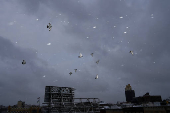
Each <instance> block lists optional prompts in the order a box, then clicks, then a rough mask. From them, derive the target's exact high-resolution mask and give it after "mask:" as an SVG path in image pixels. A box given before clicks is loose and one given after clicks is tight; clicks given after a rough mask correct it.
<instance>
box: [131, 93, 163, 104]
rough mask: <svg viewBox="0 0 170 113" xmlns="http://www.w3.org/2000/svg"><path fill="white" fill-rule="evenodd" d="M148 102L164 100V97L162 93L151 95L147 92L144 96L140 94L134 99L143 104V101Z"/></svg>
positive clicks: (135, 101) (133, 100)
mask: <svg viewBox="0 0 170 113" xmlns="http://www.w3.org/2000/svg"><path fill="white" fill-rule="evenodd" d="M147 102H162V98H161V96H160V95H154V96H151V95H149V93H148V92H147V93H146V94H145V95H143V96H139V97H134V98H133V99H132V103H137V104H141V103H147Z"/></svg>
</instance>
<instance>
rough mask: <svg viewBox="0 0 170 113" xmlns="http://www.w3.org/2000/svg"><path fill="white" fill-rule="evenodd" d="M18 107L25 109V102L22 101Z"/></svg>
mask: <svg viewBox="0 0 170 113" xmlns="http://www.w3.org/2000/svg"><path fill="white" fill-rule="evenodd" d="M17 107H18V108H24V107H25V102H22V101H21V100H20V101H18V103H17Z"/></svg>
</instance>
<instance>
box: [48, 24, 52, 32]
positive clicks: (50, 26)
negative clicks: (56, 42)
mask: <svg viewBox="0 0 170 113" xmlns="http://www.w3.org/2000/svg"><path fill="white" fill-rule="evenodd" d="M47 28H48V29H49V31H51V28H52V25H51V23H49V25H47Z"/></svg>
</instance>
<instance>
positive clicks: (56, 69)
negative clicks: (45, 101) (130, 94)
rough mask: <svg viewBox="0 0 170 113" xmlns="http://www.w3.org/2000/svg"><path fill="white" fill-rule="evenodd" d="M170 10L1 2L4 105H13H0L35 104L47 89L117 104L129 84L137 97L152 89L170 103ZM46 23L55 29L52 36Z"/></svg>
mask: <svg viewBox="0 0 170 113" xmlns="http://www.w3.org/2000/svg"><path fill="white" fill-rule="evenodd" d="M168 4H169V1H168V0H165V1H163V2H162V1H161V2H160V1H155V0H150V1H148V0H138V1H134V0H128V1H124V0H121V1H118V0H114V1H113V0H109V1H107V2H106V1H102V0H98V1H93V2H92V1H88V0H87V1H84V0H80V1H79V2H78V1H52V2H51V1H45V0H41V1H34V0H29V1H23V0H22V1H20V0H19V1H12V2H11V1H3V2H1V4H0V8H2V9H4V10H3V11H2V10H0V14H1V15H2V16H1V17H0V20H1V22H0V24H1V28H0V34H1V36H2V37H0V59H1V60H0V62H1V65H0V67H1V70H2V71H1V72H0V73H1V75H3V77H2V79H1V82H0V88H1V89H2V90H4V91H6V92H7V93H5V92H2V93H1V95H3V96H2V97H3V100H8V101H6V103H2V104H6V105H9V104H15V103H16V102H17V101H18V100H19V99H22V100H25V101H26V103H32V104H35V102H36V101H35V99H36V98H37V96H39V95H41V98H43V95H44V88H45V86H47V85H55V86H61V87H62V86H63V87H74V88H75V89H76V91H75V94H76V97H98V98H100V100H104V101H106V102H112V103H115V102H116V101H125V95H124V88H125V86H126V85H127V84H129V83H130V84H131V86H132V88H133V89H134V90H135V92H136V96H141V95H143V94H144V93H146V92H148V91H149V92H150V94H151V95H162V98H166V97H168V96H169V95H170V92H169V91H168V86H169V81H168V80H169V76H168V75H169V70H168V66H169V64H170V60H169V56H170V54H169V53H170V52H169V48H170V47H169V41H170V39H169V32H168V30H169V18H170V16H169V6H168ZM7 6H8V7H7ZM120 17H123V18H120ZM37 19H38V20H37ZM48 22H51V23H52V26H53V28H52V30H51V31H50V32H49V31H48V29H47V28H46V25H47V24H48ZM94 26H96V28H93V27H94ZM126 27H128V28H126ZM124 32H127V33H124ZM3 37H5V38H3ZM87 37H88V38H87ZM16 42H17V43H16ZM47 43H51V45H50V46H48V45H47ZM130 50H132V51H134V55H131V54H130V53H129V51H130ZM79 52H81V53H82V54H83V56H84V57H83V58H81V59H79V58H78V55H79ZM92 52H93V53H94V57H91V56H90V54H91V53H92ZM23 59H25V60H26V62H27V64H26V65H24V66H23V65H22V64H21V62H22V60H23ZM98 59H99V60H100V62H99V64H98V65H97V64H96V63H95V62H96V61H97V60H98ZM75 68H77V69H78V71H77V72H76V73H74V69H75ZM70 71H72V72H73V74H72V75H71V76H70V75H69V74H68V73H69V72H70ZM96 74H98V75H99V79H97V80H95V79H94V78H95V76H96ZM44 75H45V76H46V77H43V76H44ZM7 82H8V83H7ZM21 84H22V85H21ZM17 95H18V96H17ZM8 97H10V99H8ZM26 98H29V99H27V100H26ZM41 102H42V101H41Z"/></svg>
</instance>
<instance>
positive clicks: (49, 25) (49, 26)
mask: <svg viewBox="0 0 170 113" xmlns="http://www.w3.org/2000/svg"><path fill="white" fill-rule="evenodd" d="M47 28H48V29H49V31H51V29H52V25H51V23H49V24H48V25H47ZM129 53H131V54H132V55H133V51H130V52H129ZM93 54H94V53H91V54H90V55H91V56H92V57H93ZM82 57H83V55H82V53H80V56H78V58H82ZM99 61H100V60H97V61H96V64H98V63H99ZM22 64H23V65H24V64H26V61H25V60H23V61H22ZM74 70H75V73H76V71H77V69H74ZM69 74H70V75H71V74H73V73H72V72H70V73H69ZM98 78H99V77H98V74H97V75H96V77H95V79H98Z"/></svg>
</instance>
